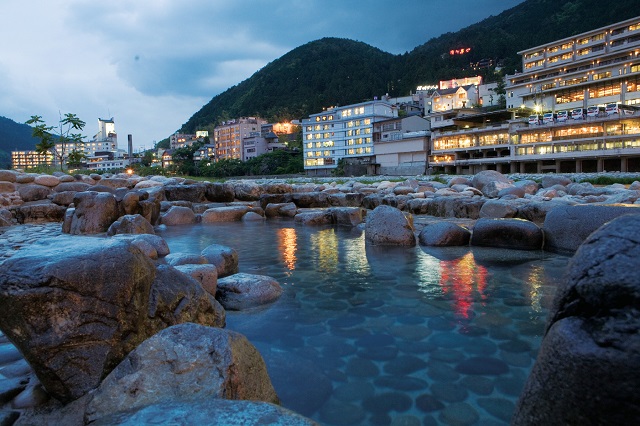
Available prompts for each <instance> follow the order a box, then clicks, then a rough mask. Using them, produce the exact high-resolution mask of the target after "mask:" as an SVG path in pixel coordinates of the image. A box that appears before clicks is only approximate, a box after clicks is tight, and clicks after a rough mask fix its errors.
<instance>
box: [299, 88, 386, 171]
mask: <svg viewBox="0 0 640 426" xmlns="http://www.w3.org/2000/svg"><path fill="white" fill-rule="evenodd" d="M396 117H398V111H397V108H396V107H395V106H393V105H392V104H390V103H389V102H387V101H384V100H373V101H367V102H362V103H358V104H353V105H348V106H344V107H331V108H328V109H326V110H325V111H323V112H321V113H317V114H312V115H310V116H309V118H305V119H303V120H302V147H303V155H304V169H305V171H306V173H307V174H309V175H316V176H327V175H329V174H331V171H332V170H333V169H335V168H336V167H337V165H338V161H339V160H341V159H347V160H350V161H351V162H354V163H360V164H362V165H373V164H374V163H375V157H374V144H373V125H374V123H376V122H378V121H381V120H386V119H389V118H396ZM367 172H368V173H374V171H373V170H370V169H367Z"/></svg>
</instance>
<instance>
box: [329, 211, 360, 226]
mask: <svg viewBox="0 0 640 426" xmlns="http://www.w3.org/2000/svg"><path fill="white" fill-rule="evenodd" d="M329 212H330V213H331V216H332V217H333V223H335V224H337V225H339V226H352V227H353V226H358V225H359V224H361V223H362V220H363V216H364V215H363V210H362V209H361V208H360V207H331V208H329Z"/></svg>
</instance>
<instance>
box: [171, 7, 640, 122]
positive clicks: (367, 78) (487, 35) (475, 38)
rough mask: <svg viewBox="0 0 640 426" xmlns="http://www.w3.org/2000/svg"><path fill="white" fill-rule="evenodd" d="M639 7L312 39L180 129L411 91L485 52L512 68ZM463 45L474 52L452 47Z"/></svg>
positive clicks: (519, 12)
mask: <svg viewBox="0 0 640 426" xmlns="http://www.w3.org/2000/svg"><path fill="white" fill-rule="evenodd" d="M638 6H639V1H638V0H617V1H615V2H604V1H602V0H527V1H525V2H523V3H521V4H519V5H518V6H515V7H513V8H511V9H509V10H506V11H504V12H502V13H500V14H499V15H497V16H491V17H489V18H486V19H484V20H482V21H481V22H479V23H477V24H473V25H470V26H468V27H466V28H463V29H462V30H460V31H457V32H455V33H446V34H443V35H441V36H439V37H437V38H433V39H431V40H429V41H427V42H426V43H424V44H422V45H420V46H418V47H416V48H415V49H413V50H412V51H411V52H408V53H405V54H402V55H393V54H390V53H387V52H383V51H382V50H380V49H377V48H375V47H372V46H370V45H368V44H366V43H362V42H356V41H352V40H347V39H339V38H323V39H320V40H316V41H312V42H310V43H307V44H305V45H302V46H300V47H297V48H295V49H293V50H292V51H290V52H288V53H286V54H285V55H283V56H282V57H280V58H278V59H276V60H274V61H273V62H271V63H269V64H267V65H266V66H265V67H264V68H262V69H261V70H259V71H257V72H256V73H254V74H253V75H252V76H251V77H249V78H248V79H246V80H244V81H243V82H241V83H239V84H237V85H235V86H233V87H231V88H229V89H227V90H226V91H224V92H222V93H220V94H219V95H217V96H215V97H213V98H212V99H211V101H209V102H208V103H207V104H206V105H204V106H203V107H202V108H201V109H200V110H199V111H197V112H196V113H195V114H194V115H193V116H191V118H189V120H188V121H187V122H186V123H185V124H184V125H183V126H182V128H181V131H183V132H187V133H193V132H194V131H195V130H197V129H201V128H205V127H207V126H211V125H212V124H216V123H219V122H220V121H222V120H226V119H229V118H235V117H241V116H260V117H263V118H266V119H267V120H269V121H279V120H289V119H299V118H303V117H306V116H308V115H309V114H312V113H316V112H319V111H322V108H324V107H328V106H333V105H348V104H352V103H357V102H362V101H364V100H370V99H372V98H373V97H374V96H380V95H384V94H385V93H388V94H389V95H391V96H394V97H395V96H406V95H409V93H410V91H412V90H415V88H416V87H417V86H419V85H424V84H434V83H437V82H438V81H439V80H445V79H451V78H460V77H466V76H470V75H477V74H478V73H479V71H474V70H473V69H471V68H470V66H469V64H470V63H475V62H478V61H480V60H483V59H491V60H493V61H494V62H496V61H501V63H502V65H503V69H504V70H505V71H506V72H507V73H510V74H511V73H513V72H514V71H515V70H518V69H519V68H520V67H521V60H520V56H519V55H518V54H517V52H518V51H521V50H524V49H528V48H531V47H535V46H538V45H541V44H545V43H548V42H551V41H553V40H558V39H561V38H565V37H570V36H572V35H575V34H579V33H583V32H586V31H590V30H593V29H596V28H600V27H603V26H605V25H609V24H612V23H615V22H619V21H623V20H625V19H629V18H632V17H634V16H638V14H640V13H639V11H640V9H639V8H638ZM399 7H400V6H399ZM426 18H428V17H426ZM390 31H392V29H390ZM462 48H464V49H467V48H469V52H468V53H466V54H463V55H449V54H448V52H449V51H450V50H454V49H462ZM482 73H483V74H484V76H485V77H486V79H487V80H488V81H490V80H492V79H495V78H496V77H495V75H494V74H493V72H492V69H488V70H483V71H482Z"/></svg>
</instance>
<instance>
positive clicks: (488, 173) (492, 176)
mask: <svg viewBox="0 0 640 426" xmlns="http://www.w3.org/2000/svg"><path fill="white" fill-rule="evenodd" d="M471 184H472V185H473V187H474V188H476V189H479V190H480V191H482V193H483V194H484V195H485V196H487V197H489V198H495V197H497V196H498V192H500V190H502V189H504V188H509V187H511V186H514V185H513V183H512V182H511V180H509V178H507V177H506V176H505V175H503V174H502V173H500V172H496V171H495V170H483V171H481V172H479V173H476V174H475V175H474V176H473V179H472V180H471Z"/></svg>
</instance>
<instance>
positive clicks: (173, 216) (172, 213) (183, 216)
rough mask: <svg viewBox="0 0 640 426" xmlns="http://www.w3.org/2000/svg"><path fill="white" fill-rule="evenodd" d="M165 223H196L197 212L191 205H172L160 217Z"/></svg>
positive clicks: (170, 224) (171, 224)
mask: <svg viewBox="0 0 640 426" xmlns="http://www.w3.org/2000/svg"><path fill="white" fill-rule="evenodd" d="M160 221H161V222H162V224H163V225H167V226H175V225H190V224H193V223H196V214H195V213H194V212H193V210H191V209H190V208H189V207H182V206H171V208H169V210H167V212H166V213H165V214H163V215H162V216H161V218H160Z"/></svg>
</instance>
